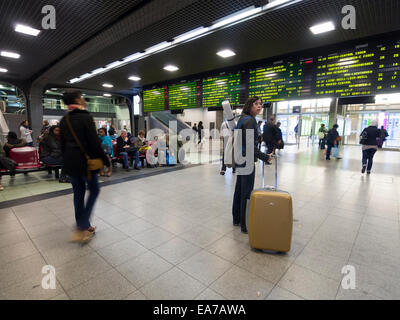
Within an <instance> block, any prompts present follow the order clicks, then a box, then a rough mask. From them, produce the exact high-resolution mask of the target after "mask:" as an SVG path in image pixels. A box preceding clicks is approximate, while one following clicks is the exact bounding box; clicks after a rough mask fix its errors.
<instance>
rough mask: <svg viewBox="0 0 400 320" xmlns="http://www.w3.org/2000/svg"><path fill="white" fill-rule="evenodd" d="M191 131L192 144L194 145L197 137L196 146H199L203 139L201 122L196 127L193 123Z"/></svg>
mask: <svg viewBox="0 0 400 320" xmlns="http://www.w3.org/2000/svg"><path fill="white" fill-rule="evenodd" d="M192 130H193V142H194V143H196V137H198V141H197V144H200V143H201V142H202V140H203V138H204V131H203V130H204V126H203V121H200V122H199V124H198V125H197V124H196V123H195V124H194V125H193V127H192Z"/></svg>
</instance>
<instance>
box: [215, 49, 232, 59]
mask: <svg viewBox="0 0 400 320" xmlns="http://www.w3.org/2000/svg"><path fill="white" fill-rule="evenodd" d="M217 55H219V56H220V57H222V58H229V57H233V56H236V53H234V52H233V51H232V50H229V49H227V50H222V51H220V52H217Z"/></svg>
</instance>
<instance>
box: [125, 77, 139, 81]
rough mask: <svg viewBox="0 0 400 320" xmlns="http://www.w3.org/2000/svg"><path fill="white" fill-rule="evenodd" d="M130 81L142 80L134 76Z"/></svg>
mask: <svg viewBox="0 0 400 320" xmlns="http://www.w3.org/2000/svg"><path fill="white" fill-rule="evenodd" d="M128 79H129V80H132V81H139V80H142V79H141V78H140V77H137V76H132V77H129V78H128Z"/></svg>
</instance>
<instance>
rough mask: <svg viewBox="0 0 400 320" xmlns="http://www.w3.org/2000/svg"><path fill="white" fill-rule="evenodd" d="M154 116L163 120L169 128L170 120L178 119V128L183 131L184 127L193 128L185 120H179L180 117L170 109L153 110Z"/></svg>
mask: <svg viewBox="0 0 400 320" xmlns="http://www.w3.org/2000/svg"><path fill="white" fill-rule="evenodd" d="M152 116H153V117H154V118H155V119H157V120H158V121H159V122H161V123H162V124H163V125H164V126H165V127H166V128H169V122H170V121H176V123H177V130H178V132H177V133H179V132H181V131H182V130H184V129H191V128H190V127H189V126H188V125H187V124H186V123H184V122H183V121H180V120H178V118H177V117H176V116H175V115H173V114H171V113H170V112H169V111H160V112H152Z"/></svg>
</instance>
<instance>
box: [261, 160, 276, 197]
mask: <svg viewBox="0 0 400 320" xmlns="http://www.w3.org/2000/svg"><path fill="white" fill-rule="evenodd" d="M274 162H275V190H277V189H278V159H277V158H276V157H275V161H274ZM264 167H265V163H264V161H263V162H262V188H264V187H265V175H264Z"/></svg>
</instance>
